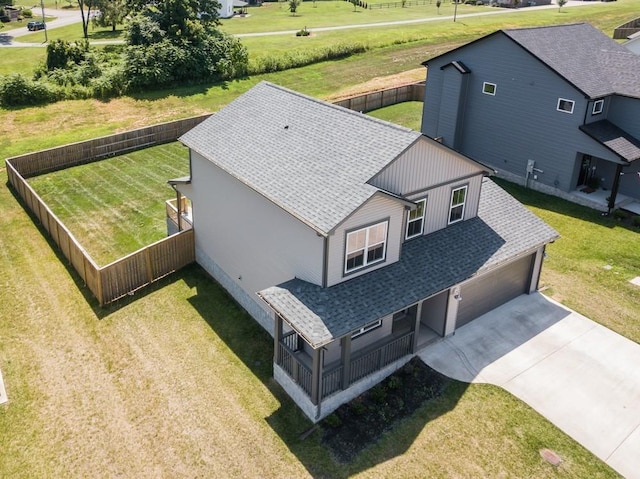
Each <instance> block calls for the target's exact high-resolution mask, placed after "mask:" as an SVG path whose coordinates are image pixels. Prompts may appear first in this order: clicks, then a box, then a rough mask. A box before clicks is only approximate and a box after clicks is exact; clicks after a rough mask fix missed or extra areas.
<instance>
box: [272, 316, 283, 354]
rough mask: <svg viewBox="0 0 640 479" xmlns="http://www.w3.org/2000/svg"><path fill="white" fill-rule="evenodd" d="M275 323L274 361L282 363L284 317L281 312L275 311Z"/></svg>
mask: <svg viewBox="0 0 640 479" xmlns="http://www.w3.org/2000/svg"><path fill="white" fill-rule="evenodd" d="M273 315H274V316H275V317H274V321H273V324H274V325H275V330H274V332H273V342H274V345H273V362H274V363H275V364H278V365H279V364H280V359H281V358H280V341H282V318H281V317H280V315H279V314H277V313H273Z"/></svg>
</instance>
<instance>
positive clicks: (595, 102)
mask: <svg viewBox="0 0 640 479" xmlns="http://www.w3.org/2000/svg"><path fill="white" fill-rule="evenodd" d="M596 106H599V107H600V109H598V111H596ZM603 111H604V100H596V101H594V102H593V108H592V109H591V114H592V115H599V114H601V113H602V112H603Z"/></svg>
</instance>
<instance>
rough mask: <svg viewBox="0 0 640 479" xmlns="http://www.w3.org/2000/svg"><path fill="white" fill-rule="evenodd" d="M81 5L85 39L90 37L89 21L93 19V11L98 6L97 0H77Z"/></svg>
mask: <svg viewBox="0 0 640 479" xmlns="http://www.w3.org/2000/svg"><path fill="white" fill-rule="evenodd" d="M77 1H78V6H79V7H80V15H81V16H82V34H83V35H84V38H85V40H87V39H88V38H89V21H90V20H91V11H92V10H94V11H95V8H96V0H77Z"/></svg>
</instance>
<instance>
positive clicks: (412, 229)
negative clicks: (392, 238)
mask: <svg viewBox="0 0 640 479" xmlns="http://www.w3.org/2000/svg"><path fill="white" fill-rule="evenodd" d="M416 205H417V207H416V209H415V210H411V211H409V215H408V216H407V232H406V235H405V238H406V239H409V238H414V237H416V236H420V235H421V234H422V232H423V231H424V211H425V209H426V206H427V200H426V198H425V199H422V200H420V201H417V202H416Z"/></svg>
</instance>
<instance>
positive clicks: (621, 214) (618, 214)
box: [613, 209, 629, 221]
mask: <svg viewBox="0 0 640 479" xmlns="http://www.w3.org/2000/svg"><path fill="white" fill-rule="evenodd" d="M613 217H614V218H615V219H617V220H618V221H622V220H625V219H627V218H628V217H629V215H628V214H627V212H626V211H622V210H619V209H618V210H613Z"/></svg>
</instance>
